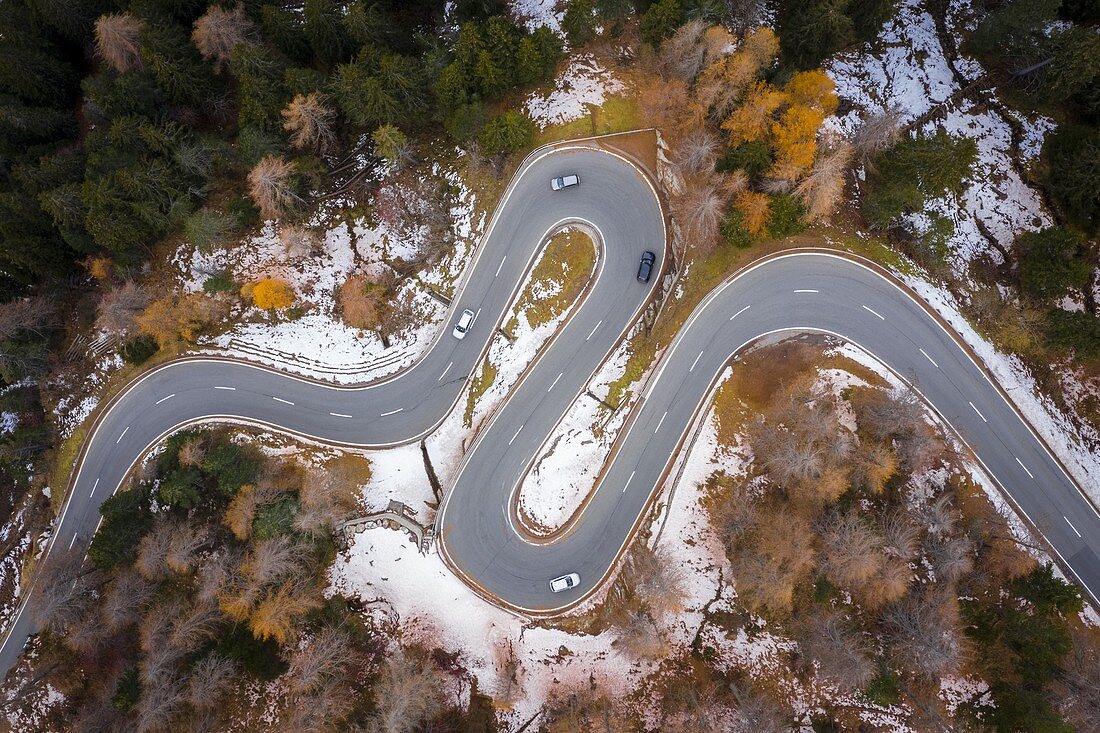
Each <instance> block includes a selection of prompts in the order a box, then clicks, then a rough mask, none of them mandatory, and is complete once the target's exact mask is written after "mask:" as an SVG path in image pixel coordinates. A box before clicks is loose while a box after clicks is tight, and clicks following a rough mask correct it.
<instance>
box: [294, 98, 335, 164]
mask: <svg viewBox="0 0 1100 733" xmlns="http://www.w3.org/2000/svg"><path fill="white" fill-rule="evenodd" d="M282 115H283V129H284V130H286V131H287V132H289V133H290V144H291V145H293V146H294V147H296V148H298V149H299V150H301V149H306V148H315V149H317V150H320V151H321V152H325V151H327V150H329V149H330V148H332V146H333V145H334V144H335V142H336V133H335V131H334V129H333V123H334V122H335V120H336V113H335V112H333V111H332V110H331V109H329V108H328V107H327V106H325V103H324V102H323V101H322V99H321V97H320V96H319V95H318V94H317V92H311V93H310V94H305V95H303V94H298V95H295V97H294V99H292V100H291V101H290V104H288V105H287V106H286V107H285V108H284V109H283V111H282Z"/></svg>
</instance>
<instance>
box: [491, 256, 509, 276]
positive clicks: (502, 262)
mask: <svg viewBox="0 0 1100 733" xmlns="http://www.w3.org/2000/svg"><path fill="white" fill-rule="evenodd" d="M507 259H508V255H504V259H502V260H501V261H500V267H498V268H497V275H499V274H500V271H501V269H503V268H504V260H507ZM497 275H493V277H496V276H497Z"/></svg>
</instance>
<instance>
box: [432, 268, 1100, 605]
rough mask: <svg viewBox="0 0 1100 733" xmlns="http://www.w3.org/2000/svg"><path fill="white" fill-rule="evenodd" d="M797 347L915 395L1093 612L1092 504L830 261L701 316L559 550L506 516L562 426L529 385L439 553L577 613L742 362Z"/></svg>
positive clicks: (976, 388)
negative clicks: (752, 353)
mask: <svg viewBox="0 0 1100 733" xmlns="http://www.w3.org/2000/svg"><path fill="white" fill-rule="evenodd" d="M625 274H626V273H624V276H625ZM798 332H803V333H805V332H816V333H826V334H831V335H834V336H838V337H840V338H843V339H845V340H848V341H850V342H852V343H854V344H856V345H857V346H859V347H861V348H862V349H863V350H865V351H867V352H869V353H871V354H873V355H874V356H875V357H877V358H878V360H879V361H881V362H882V363H884V364H885V365H886V366H888V367H889V368H890V369H891V370H892V371H893V372H894V373H895V374H897V375H898V376H899V377H901V378H902V379H903V380H905V381H907V382H908V383H909V384H910V385H911V386H912V387H913V388H914V389H915V390H916V391H917V392H918V393H919V394H920V395H921V396H923V398H924V400H925V401H926V402H927V403H928V404H929V405H931V406H932V408H933V409H934V410H935V411H936V412H937V413H938V414H939V415H940V417H941V418H942V419H943V420H944V421H945V422H947V423H948V424H949V425H950V426H951V427H952V428H953V429H954V430H955V432H956V433H957V434H958V435H959V437H960V438H962V439H963V440H964V441H965V442H966V443H967V445H969V447H970V448H971V450H972V451H973V453H974V454H975V455H976V456H977V457H978V460H979V461H980V462H981V463H982V465H983V466H984V467H985V469H986V471H987V472H988V473H989V474H990V475H991V476H992V477H993V478H994V480H995V481H996V482H997V483H998V484H999V485H1000V487H1001V488H1002V490H1003V491H1004V492H1005V493H1006V494H1007V495H1008V496H1009V497H1010V498H1011V499H1012V501H1013V502H1014V503H1015V505H1016V506H1017V507H1018V508H1019V509H1020V510H1022V511H1023V512H1024V514H1025V515H1026V516H1027V517H1028V518H1029V519H1030V520H1031V523H1032V525H1034V526H1036V527H1037V528H1038V529H1039V530H1040V531H1041V532H1042V533H1043V534H1044V535H1045V536H1046V538H1047V540H1048V541H1049V542H1050V544H1051V545H1052V546H1053V548H1054V550H1055V551H1056V553H1057V554H1058V555H1059V557H1060V558H1061V560H1062V561H1063V564H1064V565H1066V566H1067V567H1068V568H1069V569H1070V570H1071V572H1072V573H1073V574H1074V575H1076V577H1077V580H1078V581H1079V582H1080V584H1081V585H1082V586H1083V587H1084V588H1085V589H1086V590H1087V591H1088V593H1089V595H1090V596H1091V597H1092V598H1093V600H1094V601H1095V600H1096V599H1097V593H1098V592H1100V559H1098V558H1097V555H1096V548H1098V547H1100V515H1098V514H1097V512H1096V510H1095V509H1094V507H1093V505H1092V504H1091V503H1090V502H1089V501H1088V500H1087V499H1086V498H1085V496H1084V494H1083V492H1082V491H1081V490H1080V488H1079V487H1078V486H1077V485H1076V484H1075V483H1074V482H1073V481H1072V480H1071V479H1070V478H1069V477H1068V476H1067V475H1066V473H1065V472H1064V471H1063V470H1062V468H1061V467H1060V464H1059V463H1058V462H1057V461H1056V460H1055V459H1054V458H1053V457H1052V456H1051V454H1050V453H1049V452H1048V451H1047V450H1046V448H1045V447H1044V444H1043V443H1042V442H1041V441H1040V440H1039V439H1038V438H1037V437H1036V436H1035V434H1034V433H1033V431H1032V429H1031V428H1030V427H1029V426H1028V424H1027V423H1026V422H1024V421H1023V419H1021V417H1020V416H1019V415H1018V414H1017V413H1016V411H1015V410H1014V409H1013V407H1012V406H1011V405H1010V404H1009V403H1008V401H1007V399H1006V398H1004V397H1002V395H1001V392H1000V391H999V390H998V389H997V387H996V386H995V385H994V384H993V383H992V382H991V381H990V380H989V379H987V377H986V375H985V372H984V371H983V370H982V369H981V368H980V367H979V366H978V365H977V364H976V363H975V362H974V361H972V360H971V358H970V357H969V356H968V355H967V354H968V352H967V351H966V350H964V348H963V347H961V346H960V344H959V342H957V341H956V339H955V337H954V336H953V335H952V334H951V333H949V332H948V331H947V330H946V329H945V327H943V326H942V325H941V324H940V322H939V321H937V320H936V319H935V318H934V317H933V316H932V315H931V313H930V311H929V310H928V309H927V307H926V306H925V305H924V304H923V303H922V302H920V301H919V300H917V299H916V297H915V296H913V295H911V294H910V293H909V292H908V291H906V290H903V289H902V288H901V287H900V286H898V285H895V284H894V283H893V281H892V280H890V279H888V278H887V277H885V276H884V275H882V274H880V273H879V272H878V271H877V270H876V269H874V268H873V267H872V266H870V264H869V263H867V264H865V263H863V262H861V261H859V260H858V259H856V258H850V257H846V256H841V255H839V254H836V253H828V252H823V251H792V252H790V253H787V254H782V255H779V256H774V257H770V258H765V259H764V260H761V261H759V262H758V263H756V264H755V265H752V266H749V267H747V268H745V269H744V270H742V271H741V272H739V273H738V274H736V275H735V276H733V277H731V278H730V279H729V280H727V281H726V282H725V283H724V284H722V285H721V286H719V287H718V288H716V289H715V290H714V291H712V292H711V293H710V294H709V295H708V296H707V297H706V298H705V299H704V300H703V302H702V303H700V305H699V306H698V307H697V308H696V310H695V312H694V313H693V314H692V315H691V317H690V318H689V319H688V321H687V323H686V324H685V325H684V327H683V328H682V329H681V331H680V332H679V334H678V335H677V336H676V338H675V339H674V341H673V342H672V344H671V345H670V347H669V349H668V350H667V351H666V353H665V354H664V355H663V357H662V358H661V361H660V363H659V364H658V365H657V367H656V372H655V374H654V376H653V378H652V379H651V380H650V381H649V383H648V384H647V385H646V387H645V390H644V392H643V394H642V399H641V400H640V401H639V403H638V404H637V405H636V406H635V409H634V411H633V413H632V414H631V415H630V416H629V418H628V420H627V423H626V426H627V427H626V428H624V429H625V430H626V431H627V432H626V434H625V435H624V436H623V437H622V438H621V439H620V444H619V450H618V452H617V453H616V454H615V456H614V459H613V461H612V463H611V464H610V465H609V466H607V467H606V470H605V472H604V475H603V478H602V481H601V483H600V484H599V486H598V487H597V488H596V490H595V493H594V494H593V496H592V497H591V498H590V501H589V503H588V504H587V506H585V507H584V509H583V511H581V513H580V514H579V515H578V516H577V517H575V518H574V520H573V522H572V524H571V525H568V526H567V527H566V528H565V531H564V532H563V533H561V535H560V538H559V539H556V540H548V541H544V542H537V541H534V540H533V539H532V538H531V537H530V536H526V537H525V536H523V535H521V533H520V532H519V531H518V530H517V529H516V526H517V520H516V518H515V516H514V509H513V508H511V507H509V497H510V496H511V495H512V494H513V491H514V488H515V486H516V484H517V481H518V480H519V479H520V477H521V476H523V475H524V473H525V472H526V469H527V465H528V462H529V461H530V460H531V457H532V456H533V455H535V454H536V453H537V451H538V447H539V446H540V444H541V442H542V441H543V440H544V439H545V437H546V435H547V433H548V432H549V430H550V428H551V427H552V426H553V424H554V421H555V420H557V419H558V417H559V415H560V411H559V410H558V409H557V408H555V409H554V410H550V411H548V410H547V409H546V404H547V399H546V397H545V396H544V395H543V394H542V392H544V391H545V389H546V381H547V377H549V376H550V375H549V374H547V373H546V372H545V371H543V372H541V373H536V374H533V375H532V376H531V377H529V378H528V380H527V382H526V383H523V384H521V385H519V386H518V388H517V389H516V390H515V392H514V394H513V396H512V398H511V400H510V401H509V402H508V404H507V405H506V406H505V407H504V408H503V409H502V410H500V412H498V413H497V415H496V416H495V417H494V419H493V421H492V423H491V424H490V425H488V426H487V427H486V428H485V429H484V430H483V431H482V434H481V436H480V437H479V438H478V441H477V442H476V443H475V444H474V446H473V450H472V451H471V452H470V454H469V455H468V458H467V460H466V463H465V466H464V467H463V469H462V470H461V472H460V474H459V477H458V478H457V480H456V483H455V486H454V488H453V489H452V490H451V492H450V494H449V495H448V498H447V501H446V504H445V505H444V507H443V510H442V513H441V518H440V520H439V524H440V526H441V537H442V543H441V552H442V553H444V555H445V557H446V558H447V559H449V561H450V563H451V565H452V567H453V568H455V569H456V570H457V571H458V572H459V573H460V574H462V575H463V576H464V577H465V578H466V580H467V581H468V582H470V583H471V584H473V585H475V586H477V587H480V588H481V589H482V592H484V593H486V594H488V595H489V596H491V597H495V598H497V599H503V600H504V601H505V602H506V603H508V604H509V605H511V606H512V607H514V608H515V609H517V610H520V611H523V612H527V613H533V614H534V613H546V612H548V611H553V610H559V609H561V608H563V607H565V606H567V605H568V604H575V603H576V602H577V601H578V600H579V599H582V598H583V597H584V596H585V595H586V594H588V593H591V592H592V591H593V590H594V589H595V588H596V587H598V586H599V584H600V581H601V579H602V578H603V577H604V576H605V575H606V574H607V573H608V572H609V568H611V567H612V566H613V565H614V563H615V560H616V559H617V557H618V555H619V553H620V552H621V551H622V549H623V547H624V546H625V543H626V542H627V541H628V540H629V538H630V536H631V534H632V530H633V528H634V527H635V525H636V524H637V523H638V522H639V521H640V518H641V517H642V516H643V515H644V513H645V509H646V506H647V504H648V503H649V501H650V499H651V498H652V496H653V493H654V491H655V490H656V487H657V486H658V485H659V484H660V482H661V479H662V477H663V476H664V475H665V473H666V471H667V470H668V469H669V467H670V465H671V463H672V461H673V460H674V458H675V456H676V453H677V451H678V449H679V447H680V445H681V444H682V442H683V440H684V438H685V435H686V433H687V431H688V430H689V429H690V426H691V424H692V422H693V420H694V418H695V416H696V414H697V412H698V411H699V410H700V409H701V407H702V406H704V405H705V402H706V401H707V398H708V397H709V395H710V393H711V391H712V388H713V387H714V385H715V382H716V380H717V379H718V377H719V376H720V375H721V373H722V371H723V370H724V368H725V366H726V365H727V364H728V362H729V361H730V359H731V357H732V356H734V355H735V354H737V353H738V352H739V351H741V350H742V349H743V348H744V347H746V346H748V345H749V344H750V343H752V342H753V341H755V340H757V339H758V338H760V337H761V336H764V335H773V334H784V333H791V334H794V333H798ZM555 373H556V372H555ZM577 383H578V382H577V381H576V380H574V381H573V382H570V384H577ZM571 396H572V392H570V397H571ZM513 435H516V436H518V438H519V439H517V440H515V441H514V442H513V440H512V437H513ZM502 508H503V510H502ZM568 572H577V573H578V574H579V575H580V576H581V584H580V587H579V590H578V591H575V592H572V596H570V594H569V593H567V592H563V593H553V592H551V591H550V589H549V587H548V585H547V580H548V579H550V578H553V577H556V576H559V575H562V574H564V573H568Z"/></svg>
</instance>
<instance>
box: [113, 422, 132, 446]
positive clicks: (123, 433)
mask: <svg viewBox="0 0 1100 733" xmlns="http://www.w3.org/2000/svg"><path fill="white" fill-rule="evenodd" d="M129 429H130V426H129V425H127V426H126V427H125V428H123V429H122V435H119V436H118V440H116V441H115V445H118V444H119V443H121V442H122V438H123V436H125V435H126V431H127V430H129Z"/></svg>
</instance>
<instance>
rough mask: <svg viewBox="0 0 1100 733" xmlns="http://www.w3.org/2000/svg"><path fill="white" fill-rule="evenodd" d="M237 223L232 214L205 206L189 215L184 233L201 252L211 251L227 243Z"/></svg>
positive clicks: (184, 226)
mask: <svg viewBox="0 0 1100 733" xmlns="http://www.w3.org/2000/svg"><path fill="white" fill-rule="evenodd" d="M236 225H237V222H236V221H235V220H234V219H233V217H232V216H230V215H228V214H223V213H221V212H219V211H214V210H212V209H205V208H203V209H199V210H198V211H196V212H195V213H193V214H191V216H189V217H187V221H186V222H184V224H183V234H184V236H185V237H187V241H188V242H190V243H191V244H193V245H194V246H195V248H196V249H198V250H199V251H200V252H210V251H211V250H213V249H214V248H215V247H218V246H219V245H221V244H224V243H225V240H226V238H227V237H228V235H229V234H230V233H231V232H233V230H234V228H235V227H236Z"/></svg>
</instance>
